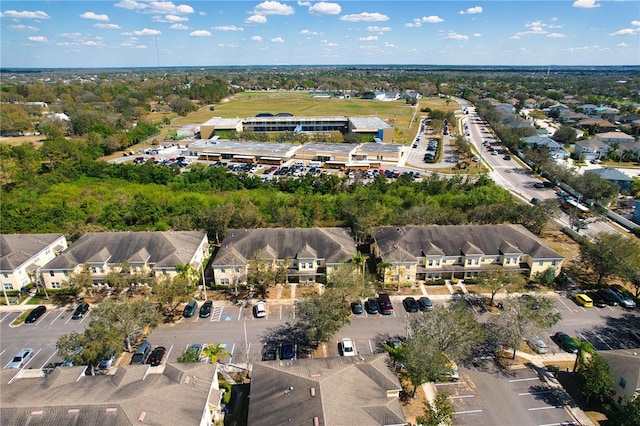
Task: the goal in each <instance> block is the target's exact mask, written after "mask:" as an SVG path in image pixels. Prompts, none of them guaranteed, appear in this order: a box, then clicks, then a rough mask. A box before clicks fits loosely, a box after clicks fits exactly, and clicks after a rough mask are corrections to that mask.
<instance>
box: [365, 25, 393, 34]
mask: <svg viewBox="0 0 640 426" xmlns="http://www.w3.org/2000/svg"><path fill="white" fill-rule="evenodd" d="M367 31H371V32H375V33H386V32H388V31H391V27H379V26H377V25H370V26H368V27H367Z"/></svg>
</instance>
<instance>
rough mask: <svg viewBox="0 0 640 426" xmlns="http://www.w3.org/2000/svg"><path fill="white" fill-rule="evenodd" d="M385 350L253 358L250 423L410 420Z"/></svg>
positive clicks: (336, 424)
mask: <svg viewBox="0 0 640 426" xmlns="http://www.w3.org/2000/svg"><path fill="white" fill-rule="evenodd" d="M390 364H391V361H390V359H389V355H388V354H387V353H377V354H363V355H358V356H356V357H330V358H305V359H296V360H292V361H267V362H261V363H254V364H253V371H252V372H251V394H250V398H249V418H248V422H247V423H248V424H250V425H252V426H262V425H264V426H272V425H310V426H313V425H316V426H318V425H324V426H342V425H359V426H370V425H371V426H374V425H381V426H382V425H385V426H393V425H398V426H399V425H406V424H407V421H406V420H405V417H404V413H403V411H402V406H401V405H400V391H401V389H402V386H401V385H400V382H399V381H398V378H397V377H396V375H395V374H394V372H393V371H392V370H391V369H390V367H389V366H390Z"/></svg>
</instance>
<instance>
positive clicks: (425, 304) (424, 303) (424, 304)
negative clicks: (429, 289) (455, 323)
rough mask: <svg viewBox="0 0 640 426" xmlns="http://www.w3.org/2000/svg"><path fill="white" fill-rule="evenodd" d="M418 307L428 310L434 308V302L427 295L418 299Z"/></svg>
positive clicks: (423, 310)
mask: <svg viewBox="0 0 640 426" xmlns="http://www.w3.org/2000/svg"><path fill="white" fill-rule="evenodd" d="M418 307H419V308H420V310H421V311H422V312H428V311H431V310H432V309H433V303H431V299H429V298H428V297H427V296H422V297H421V298H419V299H418Z"/></svg>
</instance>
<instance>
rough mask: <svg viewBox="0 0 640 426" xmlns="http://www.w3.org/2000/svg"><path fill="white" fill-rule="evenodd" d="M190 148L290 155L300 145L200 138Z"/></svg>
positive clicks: (251, 153)
mask: <svg viewBox="0 0 640 426" xmlns="http://www.w3.org/2000/svg"><path fill="white" fill-rule="evenodd" d="M190 148H192V149H193V148H202V149H210V150H212V151H213V152H225V153H238V154H245V155H247V154H249V155H277V156H279V157H281V156H291V155H293V153H294V152H295V151H296V150H297V149H299V148H300V145H293V144H288V143H276V142H273V143H268V142H248V141H229V140H217V141H214V140H210V139H205V140H200V141H196V142H194V143H192V144H191V146H190Z"/></svg>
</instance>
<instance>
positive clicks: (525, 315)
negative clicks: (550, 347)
mask: <svg viewBox="0 0 640 426" xmlns="http://www.w3.org/2000/svg"><path fill="white" fill-rule="evenodd" d="M559 320H560V314H559V313H558V312H556V310H555V307H554V305H553V302H552V301H551V300H549V299H546V298H544V297H534V296H529V295H527V296H524V297H517V298H513V297H510V298H508V299H507V300H506V301H505V302H504V309H503V311H502V312H501V313H500V315H494V316H492V317H491V318H490V319H489V321H488V323H487V325H488V326H487V329H488V330H490V333H491V335H492V337H493V340H494V341H495V342H496V343H498V344H508V345H509V346H510V347H511V348H513V358H514V359H515V357H516V351H517V350H518V348H519V347H520V344H521V343H522V339H523V338H525V337H531V336H535V335H536V334H539V333H540V332H541V331H543V330H547V329H549V328H551V327H553V326H554V325H555V324H556V323H557V322H558V321H559Z"/></svg>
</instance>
